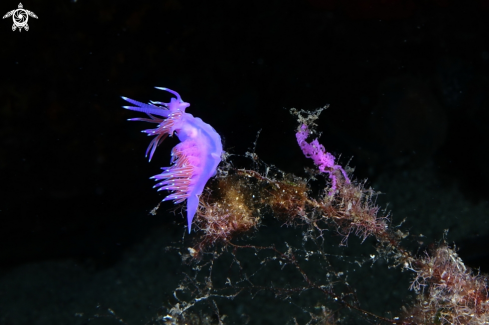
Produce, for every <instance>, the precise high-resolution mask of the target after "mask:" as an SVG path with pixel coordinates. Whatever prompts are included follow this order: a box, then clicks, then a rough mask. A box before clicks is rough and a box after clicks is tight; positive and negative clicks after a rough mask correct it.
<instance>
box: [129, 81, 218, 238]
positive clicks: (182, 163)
mask: <svg viewBox="0 0 489 325" xmlns="http://www.w3.org/2000/svg"><path fill="white" fill-rule="evenodd" d="M156 88H157V89H161V90H165V91H167V92H170V93H172V94H173V95H175V96H176V98H175V97H173V98H172V99H171V100H170V102H169V103H163V102H153V101H150V104H144V103H141V102H138V101H135V100H133V99H130V98H127V97H122V99H124V100H125V101H128V102H129V103H131V104H133V105H136V106H124V108H126V109H130V110H133V111H137V112H142V113H146V114H147V115H148V116H149V118H132V119H129V121H144V122H150V123H158V126H157V127H156V128H155V129H147V130H143V131H142V132H143V133H146V134H147V135H149V136H155V138H154V139H153V140H151V142H150V144H149V146H148V149H147V150H146V157H147V156H148V153H149V161H151V158H152V157H153V154H154V152H155V150H156V147H158V145H159V144H160V143H161V142H163V140H164V139H165V138H166V137H167V136H168V135H169V136H172V135H173V133H176V135H177V137H178V139H179V140H180V143H179V144H177V145H176V146H175V147H174V148H173V149H172V153H171V160H170V164H171V166H170V167H163V168H162V169H163V172H162V173H161V174H158V175H155V176H153V177H151V178H152V179H155V180H156V181H159V183H158V184H156V185H155V186H154V187H159V189H158V191H161V190H168V191H173V193H172V194H170V195H168V196H167V197H165V198H164V199H163V201H168V200H173V201H174V202H175V204H177V203H181V202H183V201H185V200H187V222H188V232H189V233H190V230H191V229H192V220H193V218H194V216H195V213H196V212H197V208H198V206H199V197H200V195H201V194H202V191H203V190H204V187H205V184H206V183H207V181H208V180H209V179H210V178H211V177H212V176H214V175H215V174H216V171H217V166H218V165H219V163H220V162H221V155H222V153H223V150H222V142H221V137H220V136H219V134H218V133H217V132H216V130H214V128H213V127H212V126H210V125H209V124H207V123H204V122H203V121H202V120H201V119H200V118H198V117H194V116H193V115H192V114H189V113H185V109H186V108H187V107H189V106H190V104H189V103H186V102H184V101H183V100H182V98H181V97H180V95H179V94H178V93H177V92H176V91H173V90H171V89H168V88H162V87H156ZM155 115H158V116H161V118H160V117H155Z"/></svg>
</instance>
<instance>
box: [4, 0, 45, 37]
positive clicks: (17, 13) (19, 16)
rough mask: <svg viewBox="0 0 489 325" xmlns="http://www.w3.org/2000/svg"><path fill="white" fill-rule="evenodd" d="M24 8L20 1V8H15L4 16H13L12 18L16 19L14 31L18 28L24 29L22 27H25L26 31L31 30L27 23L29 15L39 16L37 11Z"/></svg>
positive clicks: (13, 26)
mask: <svg viewBox="0 0 489 325" xmlns="http://www.w3.org/2000/svg"><path fill="white" fill-rule="evenodd" d="M22 8H23V7H22V3H19V9H14V10H12V11H9V12H7V13H6V14H5V16H3V18H4V19H5V18H7V17H10V16H12V19H13V20H14V24H13V25H12V31H15V29H16V28H18V29H19V32H21V31H22V28H25V30H26V31H27V30H29V25H27V21H28V20H29V16H31V17H34V18H37V16H36V14H35V13H33V12H32V11H29V10H25V9H22Z"/></svg>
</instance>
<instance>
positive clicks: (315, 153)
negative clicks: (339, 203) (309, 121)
mask: <svg viewBox="0 0 489 325" xmlns="http://www.w3.org/2000/svg"><path fill="white" fill-rule="evenodd" d="M309 133H310V132H309V128H308V127H307V125H306V124H301V126H300V127H299V131H297V133H296V134H295V136H296V138H297V143H298V144H299V146H300V147H301V149H302V152H303V153H304V155H305V156H306V157H307V158H311V159H312V160H313V161H314V164H315V165H316V166H318V168H319V171H320V172H321V173H327V174H328V175H329V178H330V179H331V189H330V190H329V195H330V196H331V195H333V194H334V192H335V191H336V175H335V174H334V171H335V170H340V171H341V173H342V174H343V177H344V178H345V182H346V183H347V184H349V183H350V179H349V178H348V175H347V174H346V172H345V170H344V169H343V167H341V166H340V165H335V163H334V160H335V157H334V156H333V155H332V154H330V153H329V152H326V150H325V149H324V146H323V145H322V144H320V143H319V141H318V139H317V138H316V139H314V140H313V141H312V142H311V143H307V141H306V139H307V137H308V136H309Z"/></svg>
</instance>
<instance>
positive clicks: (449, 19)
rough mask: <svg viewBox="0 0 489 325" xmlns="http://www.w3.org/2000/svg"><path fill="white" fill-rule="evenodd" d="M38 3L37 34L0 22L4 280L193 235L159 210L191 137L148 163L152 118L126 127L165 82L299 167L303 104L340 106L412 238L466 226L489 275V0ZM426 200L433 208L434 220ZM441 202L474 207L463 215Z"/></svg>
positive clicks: (345, 128)
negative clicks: (149, 241) (163, 180)
mask: <svg viewBox="0 0 489 325" xmlns="http://www.w3.org/2000/svg"><path fill="white" fill-rule="evenodd" d="M22 4H23V5H24V9H28V10H31V11H33V12H34V13H35V14H36V15H37V16H38V17H39V18H38V19H34V18H32V17H31V18H29V26H30V30H29V31H25V30H23V31H22V32H20V33H19V32H18V31H15V32H12V30H11V25H12V19H11V18H8V19H4V20H2V21H1V24H0V40H1V47H0V66H1V70H0V71H1V75H0V193H1V194H0V223H1V224H0V266H1V268H2V270H3V271H2V272H4V274H9V272H15V270H16V268H18V267H27V269H26V270H28V268H29V267H31V266H33V265H41V264H42V263H45V262H47V261H51V262H52V261H66V260H74V261H79V262H80V263H81V264H82V265H86V264H87V263H88V264H90V265H91V266H93V267H94V268H95V269H97V270H98V269H106V268H110V267H113V266H114V265H116V264H117V263H119V262H120V260H121V259H122V258H124V257H123V256H124V253H125V252H127V251H129V250H131V249H132V248H133V247H134V245H137V244H138V243H141V242H143V241H144V240H145V238H148V236H149V235H150V234H151V233H153V232H155V233H157V236H162V235H161V234H158V232H159V231H160V230H161V232H160V233H162V232H163V230H162V229H164V232H165V233H166V232H167V233H170V234H172V235H173V236H175V237H173V238H177V239H178V238H179V237H181V235H182V232H181V230H182V228H183V224H184V222H185V221H184V219H183V218H182V217H181V216H180V215H179V214H176V215H174V214H171V213H167V212H165V211H167V209H168V208H171V207H172V205H171V203H167V204H166V205H162V207H161V208H160V210H159V213H158V215H157V216H152V215H150V214H148V212H149V211H150V210H151V209H153V207H154V206H156V204H157V203H158V202H159V201H160V200H161V199H162V197H163V194H162V193H157V192H156V191H154V190H153V189H152V185H153V183H152V181H151V180H149V177H150V176H152V175H154V174H156V173H158V171H159V170H160V167H163V166H168V164H169V151H170V149H171V147H172V146H174V145H175V144H176V140H174V139H169V140H166V141H165V142H164V144H163V145H162V146H160V148H159V149H158V150H157V152H156V155H155V158H154V159H153V161H152V162H151V163H148V162H147V159H145V158H144V152H145V150H146V147H147V145H148V143H149V140H150V139H149V138H147V137H145V136H144V134H142V133H140V130H142V129H143V128H145V127H146V125H144V123H141V122H127V121H126V119H127V118H131V117H136V116H141V114H138V113H135V112H130V111H126V110H124V109H122V108H121V106H123V105H124V101H123V100H122V99H121V98H120V96H127V97H129V98H133V99H136V100H139V101H143V102H148V101H149V100H150V99H151V100H159V101H167V100H168V99H169V98H170V96H169V95H168V94H166V93H164V92H162V91H159V90H155V89H154V87H155V86H159V87H168V88H170V89H173V90H176V91H177V92H179V93H180V95H181V96H182V98H183V99H184V100H185V101H187V102H189V103H190V104H191V106H190V107H189V108H188V109H187V112H189V113H191V114H193V115H194V116H197V117H200V118H202V119H203V120H204V121H205V122H207V123H209V124H211V125H212V126H213V127H214V128H215V129H216V130H217V131H218V132H219V133H220V134H221V136H222V138H223V140H224V150H226V151H227V152H229V153H232V154H244V152H246V151H250V150H251V149H252V147H253V142H254V141H255V139H256V135H257V132H258V131H259V130H262V131H261V134H260V136H259V139H258V142H257V147H256V153H257V154H258V155H259V157H260V158H261V159H263V160H264V161H266V162H267V163H269V164H274V165H275V166H277V167H278V168H280V169H282V170H285V171H286V172H291V173H294V174H297V175H304V174H303V169H304V167H306V166H307V167H312V164H311V162H310V161H308V160H307V159H305V158H304V157H303V156H302V153H301V151H300V149H299V147H298V146H297V144H296V142H295V136H294V133H295V128H296V126H297V125H296V122H295V121H294V118H293V117H292V116H291V115H290V114H289V112H288V109H289V108H292V107H295V108H298V109H307V110H310V109H315V108H318V107H320V106H323V105H325V104H331V106H330V108H329V109H328V110H326V111H325V112H323V113H322V115H321V119H320V120H319V122H318V123H319V131H321V132H322V136H321V142H322V143H323V144H324V145H325V147H326V149H327V150H328V151H330V152H333V153H335V154H336V155H339V154H341V158H340V163H342V164H345V163H346V162H347V161H349V159H350V157H353V159H352V160H351V163H350V165H351V166H354V167H356V171H355V176H356V177H357V178H358V179H365V178H368V179H369V183H368V184H370V185H372V186H374V187H375V188H376V189H378V190H380V191H382V192H384V193H386V194H385V195H382V197H381V199H382V200H383V201H381V203H382V204H384V203H387V202H391V205H390V208H391V209H392V210H393V217H394V221H395V222H397V223H398V222H400V220H402V219H403V218H404V217H409V218H410V220H411V221H408V224H407V228H408V229H409V230H410V231H411V232H412V233H413V234H416V236H418V237H416V236H415V235H413V237H411V238H408V241H410V242H412V243H415V246H423V245H424V244H428V243H432V242H436V241H438V240H440V239H441V238H442V234H443V229H445V228H450V231H451V232H452V230H453V231H454V235H453V237H449V240H450V241H451V240H456V241H457V242H458V243H459V246H461V247H462V249H465V252H464V254H465V255H464V256H466V261H469V260H470V261H471V263H472V264H470V265H471V266H473V267H475V268H477V267H482V268H484V267H485V266H484V265H483V263H482V261H484V260H488V259H487V257H488V253H487V250H486V248H487V240H486V239H485V238H486V236H488V235H489V233H488V232H486V231H487V229H488V228H489V225H487V209H486V208H485V207H486V204H487V197H488V195H489V187H488V186H487V184H488V181H489V169H488V168H487V167H486V166H487V161H488V158H489V157H488V156H489V154H488V150H487V148H488V144H489V132H488V128H487V125H488V122H489V113H488V112H489V92H488V89H489V88H488V87H489V42H488V41H489V39H488V31H489V1H487V0H480V1H475V0H474V1H450V0H446V1H443V0H418V1H416V0H411V1H409V0H405V1H402V0H390V1H388V0H363V1H360V0H351V1H334V0H302V1H299V0H297V1H263V0H260V1H184V0H161V1H145V0H142V1H84V0H78V1H49V2H47V1H35V0H32V1H28V2H23V3H22ZM17 6H18V3H17V2H14V1H10V2H8V1H7V2H2V5H0V9H1V10H0V11H2V12H4V13H6V12H8V11H10V10H12V9H15V8H16V7H17ZM2 15H3V14H2ZM246 167H248V166H246ZM393 175H395V176H393ZM426 175H428V176H426ZM396 177H398V178H396ZM402 177H404V181H405V182H406V184H404V181H403V178H402ZM427 178H429V179H428V180H427ZM408 183H409V184H408ZM429 184H431V185H429ZM433 184H435V185H433ZM430 186H431V187H430ZM432 188H436V193H437V194H433V193H435V192H433V191H431V189H432ZM388 190H390V192H389V191H388ZM430 193H431V194H430ZM440 193H450V194H447V196H446V197H442V194H440ZM406 197H408V198H407V199H406ZM412 197H414V198H412ZM416 197H422V198H424V199H426V200H428V201H417V200H416ZM410 198H411V199H410ZM430 200H431V201H430ZM447 202H450V204H452V203H453V204H455V203H454V202H460V204H458V205H457V208H456V209H453V208H452V206H450V207H447V206H446V204H448V203H447ZM444 204H445V206H444ZM427 205H430V206H432V207H433V208H432V210H430V211H431V212H430V215H425V214H423V213H418V212H419V207H420V206H427ZM395 208H398V210H397V211H396V210H395ZM440 210H442V211H446V210H450V212H451V213H454V214H457V213H459V212H460V213H462V211H463V213H465V214H464V215H463V217H459V218H456V219H454V221H450V220H448V219H444V218H445V215H446V214H444V212H439V213H440V214H441V215H442V216H441V217H440V215H436V211H440ZM405 211H408V212H406V213H404V212H405ZM433 211H434V212H433ZM474 211H477V212H474ZM459 216H460V214H459ZM484 217H485V218H484ZM428 218H434V220H432V221H427V219H428ZM416 220H418V221H416ZM409 222H411V223H409ZM423 226H426V227H423ZM457 231H458V232H457ZM421 234H422V235H423V236H425V237H422V238H423V240H422V241H421V240H419V238H421ZM476 240H477V241H476ZM168 241H169V242H170V241H171V240H170V239H168ZM464 247H465V248H464ZM479 249H480V250H479ZM37 263H41V264H37ZM26 265H27V266H26ZM26 272H27V271H26ZM59 276H63V275H62V272H60V274H59ZM402 286H403V288H407V287H408V284H403V285H402ZM0 295H3V299H6V300H8V299H9V298H8V295H9V292H8V291H7V290H6V289H5V290H3V291H1V290H0ZM18 303H19V304H22V298H19V300H18ZM153 303H154V304H155V305H158V304H159V303H160V301H156V302H153ZM28 304H29V303H27V302H25V303H24V306H25V308H26V309H29V308H33V309H36V308H39V309H41V307H34V306H31V307H28V306H26V305H28ZM0 308H1V306H0ZM9 317H10V318H4V319H3V320H4V321H5V322H6V320H8V321H9V322H10V323H8V324H22V323H23V322H22V321H20V320H18V319H16V316H15V315H14V314H11V316H9ZM142 323H144V320H141V324H142ZM31 324H32V323H31ZM135 324H137V322H135Z"/></svg>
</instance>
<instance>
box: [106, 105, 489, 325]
mask: <svg viewBox="0 0 489 325" xmlns="http://www.w3.org/2000/svg"><path fill="white" fill-rule="evenodd" d="M126 100H128V101H129V102H131V103H132V104H135V105H137V107H129V109H133V110H136V111H141V112H145V113H147V114H148V115H149V116H150V119H141V118H138V119H132V120H139V121H141V120H143V121H148V122H155V123H159V126H158V128H157V129H153V130H145V131H143V132H146V133H148V134H150V135H156V136H157V138H155V139H153V141H152V142H151V144H150V147H149V148H148V152H151V155H152V153H153V152H154V149H155V148H156V146H157V145H158V144H159V142H160V141H161V140H162V139H163V138H164V136H166V135H168V134H170V135H171V134H172V133H173V131H174V130H177V127H179V128H180V129H178V130H182V129H181V127H180V126H178V124H177V123H178V121H179V120H180V119H181V116H178V114H180V115H182V114H183V113H182V112H184V111H182V110H181V109H180V108H178V107H179V105H181V106H185V105H187V106H188V104H187V103H185V102H183V101H181V99H180V98H179V96H178V100H177V99H175V101H174V99H172V102H171V103H169V104H164V103H152V104H150V105H147V104H142V103H139V102H136V101H133V100H129V99H126ZM154 104H158V105H163V106H165V107H169V108H170V111H168V110H165V108H161V107H156V106H155V105H154ZM172 105H174V106H172ZM187 106H185V107H187ZM172 107H175V108H174V109H172ZM323 109H324V108H322V109H318V110H316V111H314V112H306V111H303V110H300V111H298V110H296V109H291V113H292V114H293V115H294V116H296V118H297V120H298V122H299V126H298V129H297V131H296V139H297V143H298V145H299V147H300V148H301V149H302V152H303V153H304V155H305V156H306V157H308V158H311V159H313V162H314V164H315V165H316V166H317V169H308V170H307V172H308V177H307V178H302V177H297V176H295V175H293V174H289V173H285V172H283V171H281V170H279V169H278V168H276V167H274V166H273V165H267V164H266V163H264V162H262V161H260V160H259V159H258V157H257V155H256V154H255V153H254V152H253V153H246V157H247V158H250V159H251V160H252V162H253V166H254V167H253V169H243V168H236V167H234V164H231V163H230V162H229V161H224V162H223V164H222V165H221V166H220V173H219V176H218V177H216V178H214V179H212V180H210V181H209V183H208V184H207V188H206V189H205V191H204V193H203V194H202V195H201V196H200V202H199V206H198V209H196V211H195V228H196V231H195V235H192V237H191V238H190V239H189V240H190V242H191V243H192V244H191V247H188V246H185V245H182V243H183V241H182V243H179V244H176V245H175V246H171V247H167V248H166V251H167V252H176V253H177V254H178V255H179V256H180V257H181V258H182V265H181V267H182V269H183V271H182V272H183V274H184V276H183V277H182V280H181V282H180V283H179V284H178V286H176V287H175V290H174V292H173V297H172V298H171V299H173V301H172V302H171V303H170V305H169V306H166V307H167V308H165V309H166V312H165V314H162V315H158V316H157V317H155V318H154V319H153V320H151V321H150V322H148V323H147V324H146V325H156V324H157V325H161V324H172V325H173V324H219V325H221V324H226V323H229V324H240V323H243V324H254V323H257V321H258V320H257V319H256V318H257V317H260V319H259V321H261V323H270V324H279V323H280V324H324V325H327V324H340V323H344V324H359V323H360V322H359V318H360V320H363V321H364V323H369V324H384V323H385V324H402V325H415V324H487V323H489V295H488V290H487V280H488V278H487V276H485V275H481V274H476V273H474V272H473V271H472V270H470V268H468V267H466V266H465V265H464V263H463V261H462V260H461V259H460V258H459V257H458V255H457V253H456V250H455V248H454V247H450V246H449V245H448V244H447V243H446V241H445V238H444V239H443V241H442V242H441V243H439V244H433V245H431V246H430V248H429V249H428V250H426V251H424V252H421V254H414V253H412V252H411V251H410V250H408V249H406V248H405V247H404V246H403V245H402V243H401V242H402V240H403V239H404V238H406V237H407V236H408V233H407V232H403V231H401V229H400V226H393V225H392V223H391V218H390V214H389V213H388V212H387V211H385V210H381V209H380V208H379V206H378V205H377V204H376V197H377V195H378V192H375V191H374V190H373V189H372V188H367V187H366V186H365V181H358V180H355V179H354V178H353V177H352V169H351V168H349V167H347V166H345V167H342V166H341V165H339V164H338V163H336V162H335V160H336V158H335V157H334V156H333V155H332V154H331V153H328V152H326V150H325V148H324V146H323V145H322V144H320V143H319V140H318V139H314V140H313V141H311V142H310V143H308V142H307V141H306V140H307V138H308V136H309V135H310V134H313V133H314V128H315V126H316V124H315V123H314V121H315V120H316V119H317V118H318V116H319V114H320V113H321V111H322V110H323ZM157 110H161V112H160V111H157ZM173 111H174V112H175V114H177V117H172V115H171V114H172V113H171V112H173ZM158 113H161V114H158ZM153 115H159V116H163V117H165V118H166V119H167V120H163V119H156V118H155V117H154V116H153ZM192 118H193V117H192ZM172 119H175V120H174V121H173V120H172ZM204 124H205V123H204ZM209 127H210V126H209ZM160 129H161V130H160ZM212 130H213V129H212ZM179 132H180V133H182V138H180V133H177V134H178V135H179V138H180V140H181V141H182V143H183V142H184V141H186V140H185V137H184V136H183V133H184V132H182V131H179ZM161 134H164V135H161ZM216 146H217V145H216ZM219 149H220V150H221V151H220V152H222V148H221V147H220V139H219ZM190 153H191V151H189V152H187V151H186V152H185V153H178V155H179V156H178V157H177V158H178V159H177V160H172V161H175V162H177V161H182V162H183V161H184V160H183V159H187V158H186V157H187V156H189V155H190ZM192 154H193V153H192ZM151 155H150V157H151ZM196 156H197V157H198V155H197V154H196ZM192 157H194V156H192ZM188 161H190V162H192V163H193V160H188ZM218 163H219V161H217V162H215V166H214V168H215V167H216V166H217V164H218ZM189 165H190V164H186V165H184V164H181V165H176V163H175V165H174V166H176V167H175V169H178V168H184V167H187V166H189ZM174 166H172V167H169V168H167V169H166V170H165V172H164V173H163V174H162V175H164V176H161V179H164V181H163V182H164V183H165V184H163V185H160V186H163V188H165V189H171V190H174V191H175V194H176V195H175V194H172V195H173V196H169V197H171V199H175V200H176V201H177V202H182V201H183V200H184V199H185V198H187V197H188V196H185V195H186V194H185V193H181V192H179V191H178V189H176V188H174V187H171V186H173V185H169V183H170V181H172V182H174V181H178V179H179V177H177V176H175V175H174V174H171V175H170V172H169V171H170V170H171V169H172V168H174ZM212 172H214V171H212ZM210 173H211V171H208V172H207V174H206V175H210ZM187 177H188V176H187ZM207 179H208V178H207ZM207 179H206V182H207ZM318 180H320V181H319V184H323V185H320V186H322V189H321V190H320V191H319V193H318V192H317V190H313V189H312V185H311V184H313V183H314V184H316V185H317V183H318ZM321 181H322V182H321ZM204 185H205V183H204V184H202V187H201V189H200V191H201V192H202V189H203V187H204ZM199 194H200V192H199ZM197 198H199V196H197ZM166 199H168V197H167V198H166ZM274 218H275V221H274V220H273V219H274ZM265 219H267V220H266V222H268V224H266V225H267V227H266V229H263V228H265V227H260V226H262V225H263V224H264V223H265ZM270 220H272V222H271V225H270ZM276 221H278V222H279V223H280V224H281V225H282V227H280V228H278V227H277V226H276V223H277V222H276ZM190 222H191V219H190V220H189V229H190ZM274 223H275V225H274ZM272 227H275V228H273V229H271V228H272ZM258 229H260V230H261V231H260V232H258ZM264 230H265V231H267V230H268V231H269V232H268V235H264V236H261V232H262V231H264ZM270 231H272V232H273V233H274V234H273V235H270ZM285 232H288V233H289V235H287V236H286V235H282V234H283V233H285ZM331 234H333V235H339V236H340V238H341V239H340V240H337V241H336V243H338V242H339V246H347V244H348V240H349V238H350V235H351V236H357V237H359V238H360V242H361V243H364V242H365V240H366V239H367V238H369V237H371V238H373V239H374V240H373V241H372V242H374V249H375V252H373V253H370V255H369V256H368V257H365V258H362V257H353V259H354V261H352V262H351V264H352V265H354V266H355V267H356V266H358V268H361V267H362V266H363V265H365V264H370V265H372V264H373V263H375V262H376V261H377V260H384V261H386V262H388V264H389V266H390V267H392V268H397V269H400V270H401V271H409V272H411V285H409V283H405V284H404V285H402V284H401V286H403V287H404V288H405V289H406V290H407V289H408V288H409V289H410V290H411V291H412V292H413V297H412V298H411V299H410V301H406V302H404V303H403V307H402V309H400V310H392V311H390V313H387V314H386V315H384V314H380V313H381V312H375V311H369V310H368V308H366V307H362V305H361V301H360V300H359V298H358V295H357V291H356V289H355V288H353V286H352V285H351V284H350V278H349V277H348V276H347V275H345V272H344V270H345V269H346V270H347V269H348V268H347V265H345V264H341V263H342V262H344V261H346V260H347V259H348V257H347V256H346V255H343V254H344V253H338V254H335V253H331V251H332V247H331V245H329V244H327V242H328V240H330V238H331V237H333V236H331ZM254 236H255V238H254ZM332 240H335V239H334V238H333V239H332ZM329 243H330V241H329ZM358 244H359V243H358ZM335 246H338V245H335ZM353 255H354V254H353ZM340 264H341V266H339V265H340ZM367 267H368V266H367ZM346 273H348V271H347V272H346ZM361 275H362V276H363V274H361ZM365 279H367V277H366V278H365ZM365 281H366V280H365ZM389 298H390V297H389ZM271 300H273V303H272V302H271ZM252 304H254V305H253V306H251V305H252ZM279 306H280V307H279ZM267 307H269V309H268V311H270V310H271V309H272V311H271V312H269V313H267V312H260V313H256V310H260V311H261V310H262V309H263V310H265V309H266V308H267ZM277 310H279V311H280V312H278V311H277ZM114 317H115V318H116V319H118V318H117V316H114ZM267 317H268V318H267Z"/></svg>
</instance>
